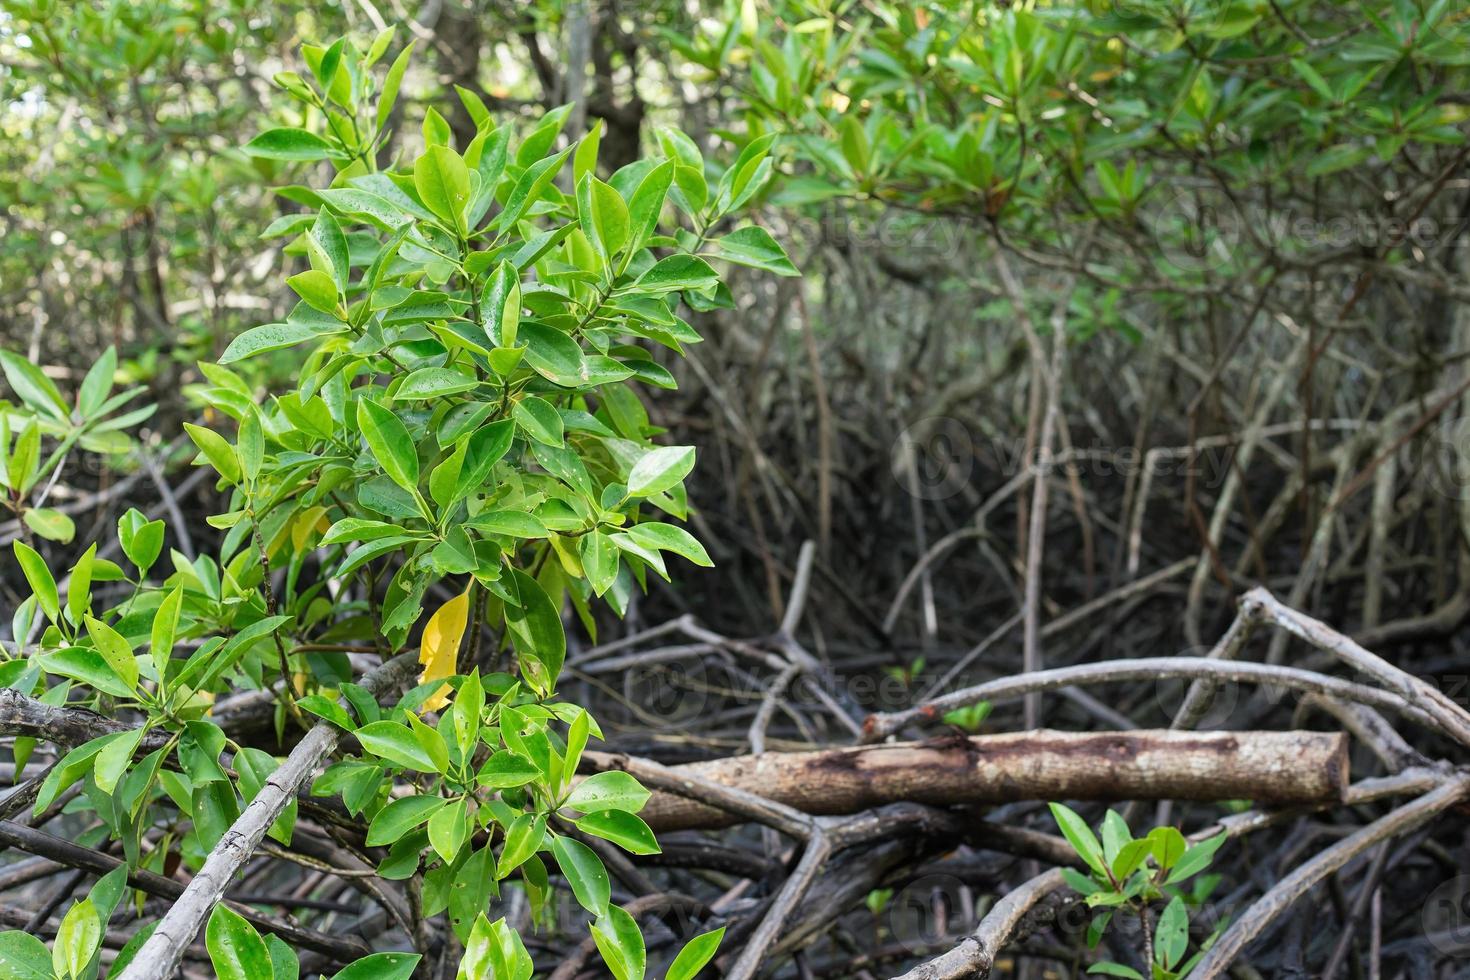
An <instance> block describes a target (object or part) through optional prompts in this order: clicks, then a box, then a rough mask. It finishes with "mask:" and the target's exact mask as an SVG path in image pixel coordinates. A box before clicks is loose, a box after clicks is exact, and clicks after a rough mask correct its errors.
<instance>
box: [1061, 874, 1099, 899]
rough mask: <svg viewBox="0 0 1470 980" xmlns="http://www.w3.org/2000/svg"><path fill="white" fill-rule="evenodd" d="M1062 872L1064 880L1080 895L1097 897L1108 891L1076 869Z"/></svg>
mask: <svg viewBox="0 0 1470 980" xmlns="http://www.w3.org/2000/svg"><path fill="white" fill-rule="evenodd" d="M1061 870H1062V878H1063V879H1065V880H1066V882H1067V884H1068V885H1069V886H1070V887H1071V889H1072V890H1073V891H1075V892H1077V893H1078V894H1079V895H1082V896H1084V897H1085V896H1088V895H1096V894H1097V893H1098V892H1100V891H1104V890H1106V888H1105V886H1103V885H1100V884H1098V883H1097V882H1096V881H1094V880H1093V879H1091V878H1089V877H1087V875H1085V874H1083V873H1082V872H1080V871H1078V870H1077V869H1076V868H1062V869H1061Z"/></svg>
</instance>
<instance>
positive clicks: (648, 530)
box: [627, 521, 715, 568]
mask: <svg viewBox="0 0 1470 980" xmlns="http://www.w3.org/2000/svg"><path fill="white" fill-rule="evenodd" d="M627 534H628V537H630V538H632V539H633V540H634V541H636V542H637V543H638V544H640V545H642V546H643V547H645V548H653V549H657V550H659V551H672V552H673V553H674V554H676V555H679V556H680V557H683V558H687V559H689V560H690V561H692V562H694V564H696V565H702V566H704V567H705V568H713V567H714V564H715V563H714V562H712V561H710V557H709V553H708V552H707V551H705V550H704V545H702V544H700V543H699V542H698V541H696V540H695V538H694V535H692V534H690V533H689V532H688V531H686V530H684V529H683V528H682V527H677V526H675V525H673V524H663V523H660V522H658V521H645V522H643V523H642V524H635V525H633V526H632V527H630V528H628V531H627Z"/></svg>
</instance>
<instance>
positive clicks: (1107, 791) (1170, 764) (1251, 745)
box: [641, 729, 1348, 831]
mask: <svg viewBox="0 0 1470 980" xmlns="http://www.w3.org/2000/svg"><path fill="white" fill-rule="evenodd" d="M670 768H671V769H672V770H673V771H674V772H676V773H678V772H689V773H693V774H697V775H699V776H702V777H704V778H705V779H708V780H711V781H713V782H717V783H721V784H723V785H726V786H733V787H737V788H739V789H743V790H747V791H749V792H751V793H756V794H759V795H760V796H762V797H765V798H766V799H768V800H772V801H774V802H778V803H784V804H786V805H787V806H790V807H794V808H796V809H798V810H802V811H804V812H806V813H811V814H817V815H833V814H844V813H856V812H859V811H861V810H867V809H871V808H873V807H876V806H881V805H883V804H886V803H895V802H899V801H903V800H908V801H912V802H917V803H927V804H931V805H936V806H947V805H959V804H975V803H984V804H998V803H1010V802H1015V801H1017V800H1096V801H1107V802H1112V801H1122V800H1137V799H1144V800H1165V799H1167V800H1201V801H1213V800H1229V799H1250V800H1254V801H1256V802H1257V803H1269V804H1274V805H1290V804H1321V803H1330V802H1336V801H1339V800H1341V799H1342V794H1343V791H1344V790H1345V788H1346V786H1347V778H1348V757H1347V737H1346V736H1345V735H1343V734H1342V733H1340V732H1334V733H1325V732H1301V731H1294V732H1183V731H1134V732H1106V733H1074V732H1058V731H1048V730H1044V729H1043V730H1041V731H1035V732H1017V733H1014V734H1005V735H982V736H977V737H974V738H963V737H955V738H950V739H937V740H931V741H927V742H904V743H898V744H888V745H870V746H858V747H854V748H846V749H833V750H829V751H821V752H768V753H765V754H762V755H759V756H736V757H733V758H729V759H717V760H713V761H709V762H695V763H689V764H687V765H682V766H673V767H670ZM641 816H642V817H643V819H644V820H646V821H647V822H648V824H649V826H651V827H652V828H653V829H654V830H657V831H668V830H687V829H694V828H714V827H726V826H729V825H731V824H734V823H738V822H740V821H739V819H738V818H737V817H735V816H734V815H732V814H729V813H726V812H724V811H721V810H718V809H715V808H714V807H710V806H706V805H704V804H701V803H695V802H694V801H692V800H687V799H684V798H682V797H678V796H674V795H672V794H668V793H662V792H658V793H655V794H654V795H653V798H652V799H651V800H649V802H648V805H647V806H646V807H645V808H644V809H643V811H642V813H641Z"/></svg>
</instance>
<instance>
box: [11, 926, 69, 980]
mask: <svg viewBox="0 0 1470 980" xmlns="http://www.w3.org/2000/svg"><path fill="white" fill-rule="evenodd" d="M0 976H5V977H10V978H12V980H55V976H56V974H55V973H53V972H52V970H51V950H49V949H47V948H46V944H45V943H43V942H41V940H39V939H37V938H36V937H35V936H32V935H31V934H30V933H28V932H21V931H19V930H15V929H12V930H9V931H6V932H0Z"/></svg>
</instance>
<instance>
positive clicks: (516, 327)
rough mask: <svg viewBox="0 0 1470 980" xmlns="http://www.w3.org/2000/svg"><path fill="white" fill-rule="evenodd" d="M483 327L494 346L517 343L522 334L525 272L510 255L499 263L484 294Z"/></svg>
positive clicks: (481, 301) (482, 304) (486, 285)
mask: <svg viewBox="0 0 1470 980" xmlns="http://www.w3.org/2000/svg"><path fill="white" fill-rule="evenodd" d="M480 315H481V316H482V317H483V318H484V320H483V322H482V323H481V325H480V326H481V328H482V329H483V330H484V331H485V336H486V337H487V338H488V339H489V340H490V346H491V347H514V346H515V345H516V338H517V337H518V336H519V335H520V323H521V274H520V272H519V270H517V269H516V267H515V263H513V262H511V261H510V260H509V259H507V260H506V261H504V262H501V263H500V265H498V266H496V267H495V271H494V272H493V273H491V274H490V279H489V280H488V281H487V282H486V283H485V289H484V292H483V293H482V294H481V296H480Z"/></svg>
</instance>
